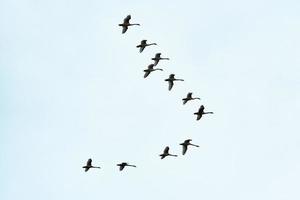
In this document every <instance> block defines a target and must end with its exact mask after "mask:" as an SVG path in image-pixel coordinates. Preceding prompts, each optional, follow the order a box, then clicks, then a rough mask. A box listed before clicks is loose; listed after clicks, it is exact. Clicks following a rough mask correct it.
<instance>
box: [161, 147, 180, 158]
mask: <svg viewBox="0 0 300 200" xmlns="http://www.w3.org/2000/svg"><path fill="white" fill-rule="evenodd" d="M169 149H170V148H169V147H168V146H166V148H165V149H164V152H163V153H162V154H160V155H159V156H160V157H161V159H164V158H165V157H167V156H174V157H177V155H174V154H170V153H169Z"/></svg>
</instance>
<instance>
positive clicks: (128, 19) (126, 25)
mask: <svg viewBox="0 0 300 200" xmlns="http://www.w3.org/2000/svg"><path fill="white" fill-rule="evenodd" d="M130 19H131V15H127V17H125V19H124V21H123V24H119V26H122V27H123V29H122V33H125V32H126V31H127V29H128V27H129V26H135V25H137V26H140V24H131V23H130V22H129V21H130Z"/></svg>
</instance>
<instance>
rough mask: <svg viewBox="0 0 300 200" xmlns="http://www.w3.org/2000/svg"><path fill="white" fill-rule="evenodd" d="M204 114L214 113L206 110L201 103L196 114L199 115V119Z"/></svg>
mask: <svg viewBox="0 0 300 200" xmlns="http://www.w3.org/2000/svg"><path fill="white" fill-rule="evenodd" d="M204 114H214V113H213V112H204V106H203V105H201V106H200V108H199V110H198V112H195V113H194V115H197V120H200V119H201V117H202V115H204Z"/></svg>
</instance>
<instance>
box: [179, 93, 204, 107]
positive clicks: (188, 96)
mask: <svg viewBox="0 0 300 200" xmlns="http://www.w3.org/2000/svg"><path fill="white" fill-rule="evenodd" d="M192 94H193V93H192V92H189V93H188V94H187V96H186V97H185V98H183V99H182V101H183V105H184V104H186V103H187V102H188V101H190V100H194V99H199V100H200V98H199V97H195V98H193V97H192Z"/></svg>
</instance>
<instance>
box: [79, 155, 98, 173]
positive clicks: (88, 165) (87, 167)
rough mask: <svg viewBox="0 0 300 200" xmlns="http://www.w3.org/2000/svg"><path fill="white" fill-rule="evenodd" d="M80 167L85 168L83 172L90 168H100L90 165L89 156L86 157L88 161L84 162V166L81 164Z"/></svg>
mask: <svg viewBox="0 0 300 200" xmlns="http://www.w3.org/2000/svg"><path fill="white" fill-rule="evenodd" d="M82 168H84V169H85V170H84V171H85V172H87V171H88V170H89V169H90V168H99V169H100V167H95V166H93V165H92V159H91V158H90V159H88V161H87V162H86V166H83V167H82Z"/></svg>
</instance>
